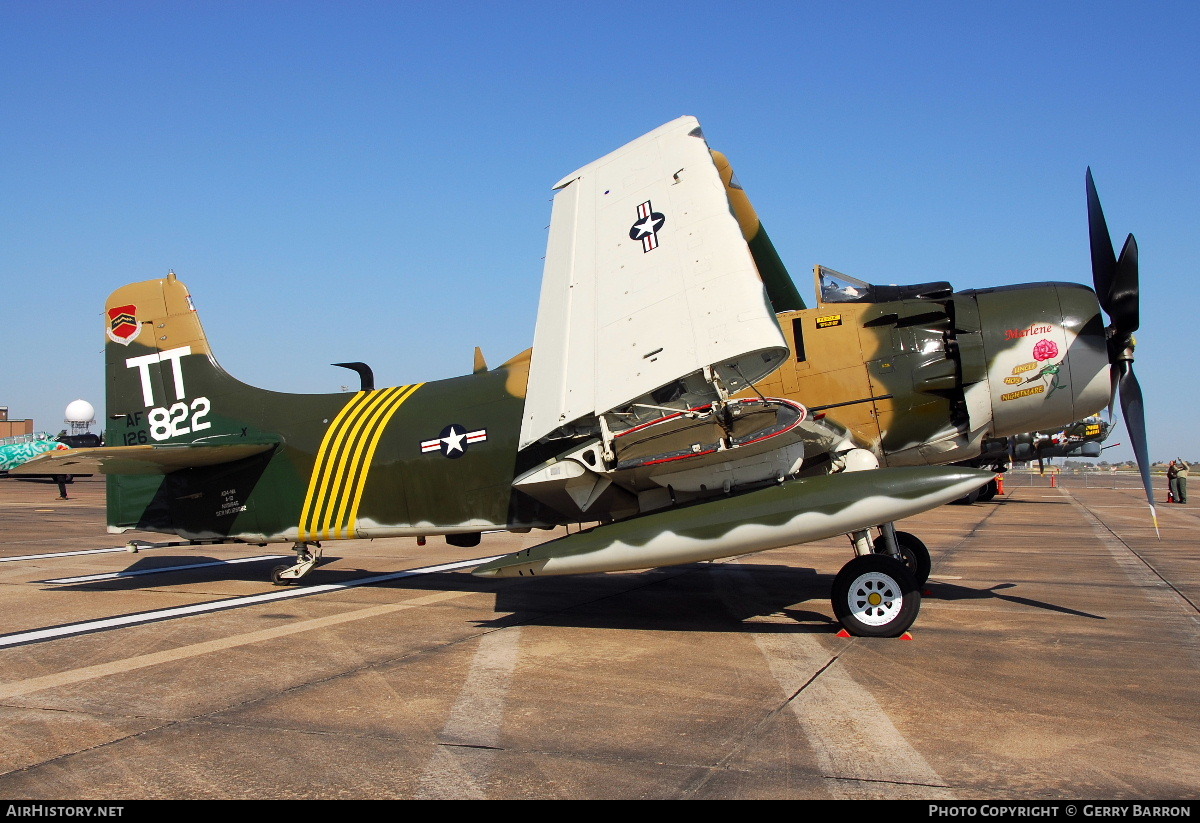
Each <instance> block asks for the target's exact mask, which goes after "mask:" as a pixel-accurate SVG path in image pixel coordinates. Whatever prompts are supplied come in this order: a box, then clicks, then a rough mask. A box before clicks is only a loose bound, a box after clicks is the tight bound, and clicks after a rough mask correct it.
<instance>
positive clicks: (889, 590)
mask: <svg viewBox="0 0 1200 823" xmlns="http://www.w3.org/2000/svg"><path fill="white" fill-rule="evenodd" d="M846 601H847V605H848V606H849V607H850V613H851V614H852V615H854V617H855V619H857V620H858V621H859V622H861V623H863V624H864V625H867V626H883V625H886V624H887V623H890V622H891V621H892V620H895V619H896V617H897V616H898V615H899V614H900V608H901V607H902V606H903V605H904V593H903V592H902V591H901V590H900V586H899V585H898V584H897V583H896V579H895V578H894V577H892V576H891V575H887V574H882V573H880V572H867V573H866V574H860V575H859V576H858V577H856V578H854V582H853V583H851V584H850V591H849V592H848V593H847V594H846Z"/></svg>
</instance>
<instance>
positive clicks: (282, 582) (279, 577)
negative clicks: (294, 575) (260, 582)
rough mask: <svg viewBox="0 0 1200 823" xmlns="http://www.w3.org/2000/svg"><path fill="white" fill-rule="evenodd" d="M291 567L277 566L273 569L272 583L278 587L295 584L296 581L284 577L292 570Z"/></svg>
mask: <svg viewBox="0 0 1200 823" xmlns="http://www.w3.org/2000/svg"><path fill="white" fill-rule="evenodd" d="M290 568H291V566H286V565H285V566H276V567H275V568H273V569H271V582H272V583H273V584H275V585H276V586H291V585H292V584H293V583H295V582H296V581H295V579H288V578H286V577H284V576H283V573H284V572H285V571H287V570H288V569H290Z"/></svg>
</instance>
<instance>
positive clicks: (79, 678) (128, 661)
mask: <svg viewBox="0 0 1200 823" xmlns="http://www.w3.org/2000/svg"><path fill="white" fill-rule="evenodd" d="M473 594H478V592H476V591H473V590H467V591H457V592H432V593H430V594H424V595H421V596H420V597H414V598H412V599H410V600H405V601H404V602H402V603H388V604H386V605H383V606H371V607H369V608H366V609H358V610H357V611H353V612H344V613H342V614H335V615H330V616H328V617H316V618H313V619H311V620H301V621H299V622H295V623H286V624H284V625H282V626H276V627H274V628H271V629H259V630H258V631H253V632H246V633H245V634H235V635H231V636H228V637H222V638H219V639H217V640H207V641H205V642H202V643H193V644H191V645H190V646H181V647H179V648H177V649H168V650H167V651H162V652H152V653H150V654H142V655H138V656H136V657H126V658H121V659H118V660H113V661H111V662H109V663H99V664H97V665H95V666H85V667H83V668H81V669H69V670H67V671H63V672H57V673H55V674H47V675H43V676H41V677H31V678H29V679H28V680H18V681H16V682H14V683H6V684H4V685H0V700H7V699H9V698H12V697H19V696H21V695H26V694H32V693H33V692H39V691H43V690H44V689H54V688H60V687H62V686H70V685H73V684H75V683H82V682H85V681H87V680H95V679H97V678H101V677H108V676H110V675H124V674H127V673H129V672H132V671H136V670H138V669H144V668H147V667H149V666H158V665H161V664H164V663H175V662H178V661H180V660H188V659H190V658H193V657H199V656H201V655H204V654H211V653H212V652H219V651H226V650H228V649H235V648H238V647H240V646H249V645H252V644H255V643H269V642H272V641H275V640H279V639H281V638H284V637H289V636H291V635H295V634H301V633H303V632H310V631H316V630H318V629H327V628H331V627H334V626H340V625H342V624H345V623H352V622H354V621H356V620H367V619H370V618H372V617H380V616H383V615H386V614H391V613H393V612H399V611H404V610H406V609H415V608H419V607H421V606H432V605H435V604H437V603H443V602H445V601H447V600H457V599H458V598H460V597H469V596H471V595H473Z"/></svg>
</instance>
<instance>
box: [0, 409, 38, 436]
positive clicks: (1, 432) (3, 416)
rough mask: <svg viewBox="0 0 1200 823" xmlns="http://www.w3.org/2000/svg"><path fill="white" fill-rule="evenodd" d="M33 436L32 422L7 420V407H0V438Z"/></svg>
mask: <svg viewBox="0 0 1200 823" xmlns="http://www.w3.org/2000/svg"><path fill="white" fill-rule="evenodd" d="M20 434H33V420H9V419H8V406H0V437H14V436H16V435H20Z"/></svg>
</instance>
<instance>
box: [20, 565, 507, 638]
mask: <svg viewBox="0 0 1200 823" xmlns="http://www.w3.org/2000/svg"><path fill="white" fill-rule="evenodd" d="M503 556H504V555H495V556H493V557H481V558H478V559H475V560H460V561H458V562H455V563H442V564H440V565H437V566H425V567H424V568H420V569H409V570H407V571H402V572H391V573H389V574H376V575H372V576H371V577H361V578H358V579H357V580H348V581H346V582H344V583H326V584H324V585H321V586H305V587H303V588H288V589H281V590H280V591H275V592H267V593H266V594H252V595H247V596H244V597H231V598H227V599H225V600H214V601H210V602H208V603H195V604H193V605H190V606H178V607H176V608H172V609H156V610H154V611H149V612H135V613H133V614H124V615H118V616H116V617H107V618H103V619H101V620H87V621H83V622H81V623H67V624H64V625H61V626H49V627H46V628H43V629H34V630H32V631H24V632H16V633H13V634H7V635H0V649H5V648H11V647H13V646H24V645H26V644H29V643H42V642H45V641H47V640H57V639H58V638H60V637H71V636H73V635H78V634H90V633H92V632H102V631H108V630H110V629H118V628H123V627H125V626H137V625H141V624H144V623H155V622H159V621H162V620H174V619H175V618H178V617H190V616H191V615H194V614H206V613H209V612H218V611H227V610H229V609H240V608H243V607H245V606H253V605H256V604H258V603H270V602H273V601H276V600H290V599H291V598H294V597H311V596H312V595H315V594H326V593H328V592H334V591H342V590H344V589H350V588H354V587H356V586H369V585H371V584H374V583H384V582H386V581H388V580H400V579H402V578H405V577H416V576H418V575H423V574H435V573H437V572H446V571H455V570H457V569H466V568H470V567H472V566H480V565H482V564H484V563H487V562H489V561H491V560H496V559H498V558H500V557H503Z"/></svg>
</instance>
